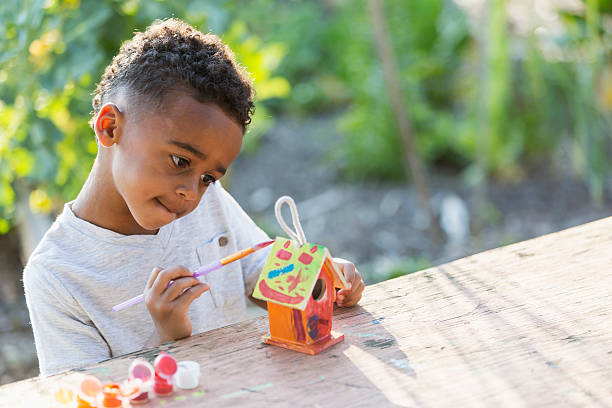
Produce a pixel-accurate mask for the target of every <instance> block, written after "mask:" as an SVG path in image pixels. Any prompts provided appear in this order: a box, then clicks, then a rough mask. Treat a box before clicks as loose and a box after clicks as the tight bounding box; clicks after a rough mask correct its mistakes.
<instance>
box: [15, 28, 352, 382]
mask: <svg viewBox="0 0 612 408" xmlns="http://www.w3.org/2000/svg"><path fill="white" fill-rule="evenodd" d="M93 107H94V116H93V119H92V121H91V125H92V127H93V129H94V131H95V134H96V138H97V141H98V146H99V150H98V155H97V157H96V160H95V163H94V165H93V168H92V170H91V173H90V174H89V177H88V179H87V181H86V182H85V184H84V185H83V188H82V190H81V192H80V193H79V195H78V196H77V198H76V199H75V200H74V201H72V202H70V203H68V204H66V205H65V207H64V211H63V212H62V214H61V215H60V216H59V217H58V218H57V220H56V221H55V223H54V224H53V226H52V227H51V229H50V230H49V231H48V232H47V234H46V235H45V237H44V238H43V240H42V241H41V243H40V244H39V245H38V247H37V248H36V250H35V251H34V253H33V254H32V256H31V257H30V260H29V262H28V264H27V266H26V268H25V270H24V286H25V293H26V300H27V304H28V309H29V311H30V319H31V322H32V328H33V330H34V338H35V341H36V349H37V353H38V359H39V364H40V371H41V374H43V375H47V374H52V373H56V372H59V371H62V370H65V369H70V368H75V367H80V366H85V365H88V364H92V363H96V362H98V361H101V360H105V359H108V358H110V357H114V356H118V355H122V354H126V353H130V352H133V351H137V350H139V349H142V348H143V347H146V346H153V345H155V344H159V343H160V342H164V341H169V340H174V339H179V338H182V337H186V336H190V335H191V334H192V333H200V332H203V331H207V330H211V329H214V328H217V327H220V326H225V325H228V324H231V323H234V322H237V321H240V320H242V319H244V318H245V317H246V301H245V295H247V296H249V297H250V295H251V294H252V292H253V288H254V286H255V283H256V281H257V278H258V276H259V272H260V271H261V269H262V267H263V264H264V262H265V259H266V257H267V254H268V251H265V250H261V251H259V252H256V253H254V254H253V255H250V256H248V257H246V258H243V259H242V260H240V261H237V262H234V263H232V264H229V265H228V266H225V267H224V268H223V269H222V270H219V271H216V272H213V273H211V274H209V275H208V276H206V277H205V278H203V281H200V280H198V279H196V278H193V277H191V274H192V273H193V272H192V271H193V270H195V269H196V268H197V267H198V266H200V265H203V264H206V263H208V262H211V261H213V260H217V259H219V258H221V257H223V256H226V255H229V254H231V253H233V252H235V251H237V250H239V249H242V248H245V247H249V246H252V245H254V244H256V243H259V242H261V241H265V240H267V239H268V237H267V236H266V234H265V233H264V232H263V231H261V229H259V228H258V227H257V226H256V225H255V224H254V223H253V221H252V220H251V219H250V218H249V217H248V216H247V215H246V214H245V213H244V211H243V210H242V209H241V208H240V206H239V205H238V204H237V203H236V201H234V199H233V198H232V197H231V196H230V195H229V194H228V193H227V192H226V191H225V190H224V189H223V188H222V187H221V185H220V184H219V183H217V180H219V179H220V178H221V177H222V176H223V174H224V173H225V172H226V170H227V168H228V167H229V166H230V164H231V163H232V162H233V161H234V159H235V158H236V156H237V155H238V152H239V151H240V148H241V145H242V137H243V135H244V132H245V128H246V126H247V125H248V124H249V123H250V120H251V114H252V112H253V101H252V88H251V84H250V81H249V79H248V76H247V74H246V73H245V72H244V70H243V69H242V68H240V67H239V66H238V65H237V64H236V62H235V60H234V57H233V55H232V53H231V51H230V50H229V48H228V47H227V46H225V45H224V44H223V43H222V42H221V40H220V39H219V38H218V37H216V36H214V35H210V34H207V35H204V34H202V33H200V32H198V31H197V30H195V29H194V28H193V27H191V26H189V25H187V24H185V23H183V22H181V21H179V20H174V19H171V20H166V21H162V22H157V23H155V24H153V25H152V26H151V27H149V28H148V29H147V30H146V31H145V32H144V33H139V34H136V35H135V36H134V38H133V39H132V40H131V41H129V42H127V43H125V44H124V45H123V46H122V47H121V50H120V52H119V54H118V55H117V56H116V57H115V58H114V59H113V61H112V63H111V64H110V65H109V66H108V67H107V68H106V71H105V72H104V75H103V76H102V80H101V82H100V83H99V85H98V88H97V90H96V94H95V97H94V100H93ZM205 193H206V194H205ZM335 262H336V263H337V264H338V266H339V267H340V269H341V270H342V271H343V273H344V274H345V275H346V277H347V279H348V280H349V281H350V282H351V283H352V288H351V289H350V290H342V291H340V292H338V300H337V303H338V305H339V306H352V305H354V304H356V303H357V302H358V301H359V299H360V298H361V292H362V291H363V282H362V280H361V277H360V275H359V273H358V272H357V271H356V269H355V267H354V265H353V264H352V263H350V262H347V261H344V260H341V259H335ZM179 265H182V266H179ZM171 280H174V284H173V285H172V286H170V287H168V283H169V282H170V281H171ZM143 291H144V294H145V302H144V304H139V305H136V306H132V307H130V308H128V309H125V310H122V311H119V312H113V311H111V308H112V306H114V305H116V304H118V303H121V302H122V301H124V300H126V299H129V298H132V297H134V296H136V295H138V294H141V293H143Z"/></svg>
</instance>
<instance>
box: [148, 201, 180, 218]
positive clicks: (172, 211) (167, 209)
mask: <svg viewBox="0 0 612 408" xmlns="http://www.w3.org/2000/svg"><path fill="white" fill-rule="evenodd" d="M155 201H156V202H157V203H158V204H159V205H160V206H161V207H162V208H164V209H165V210H166V211H167V212H169V213H170V214H172V215H174V216H176V217H178V216H179V215H180V214H181V213H182V212H183V210H182V209H178V210H174V209H172V208H168V206H167V205H166V204H164V203H163V202H162V201H161V200H160V199H159V198H155Z"/></svg>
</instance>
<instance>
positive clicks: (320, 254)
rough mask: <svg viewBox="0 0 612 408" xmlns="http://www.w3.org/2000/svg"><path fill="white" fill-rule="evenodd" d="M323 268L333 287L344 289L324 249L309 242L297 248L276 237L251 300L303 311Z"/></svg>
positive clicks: (343, 283)
mask: <svg viewBox="0 0 612 408" xmlns="http://www.w3.org/2000/svg"><path fill="white" fill-rule="evenodd" d="M324 268H328V269H329V270H330V272H331V273H332V277H333V280H334V287H338V288H347V287H348V283H347V282H346V279H345V278H344V275H343V274H342V272H340V271H339V270H338V268H337V267H336V265H335V264H334V263H333V262H332V258H331V255H330V253H329V251H328V250H327V248H325V247H324V246H321V245H316V244H310V243H306V244H304V245H302V246H301V247H299V246H298V245H297V244H296V243H294V242H293V241H291V240H290V239H287V238H282V237H277V238H276V240H275V242H274V245H273V246H272V249H271V250H270V255H268V259H267V260H266V264H265V266H264V268H263V270H262V271H261V274H260V275H259V280H258V281H257V284H256V285H255V291H254V292H253V297H255V298H257V299H261V300H265V301H268V302H274V303H278V304H280V305H283V306H288V307H291V308H294V309H299V310H304V309H306V305H307V304H308V301H309V299H310V295H311V294H312V290H313V289H314V286H315V283H316V280H317V278H318V277H319V274H320V273H321V271H323V270H324Z"/></svg>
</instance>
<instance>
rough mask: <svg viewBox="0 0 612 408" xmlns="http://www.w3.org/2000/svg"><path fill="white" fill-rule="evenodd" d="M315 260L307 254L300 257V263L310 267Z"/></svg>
mask: <svg viewBox="0 0 612 408" xmlns="http://www.w3.org/2000/svg"><path fill="white" fill-rule="evenodd" d="M313 259H314V258H313V257H312V256H310V255H308V254H306V253H304V254H302V255H300V257H299V258H298V261H300V262H301V263H303V264H304V265H309V264H310V263H311V262H312V260H313Z"/></svg>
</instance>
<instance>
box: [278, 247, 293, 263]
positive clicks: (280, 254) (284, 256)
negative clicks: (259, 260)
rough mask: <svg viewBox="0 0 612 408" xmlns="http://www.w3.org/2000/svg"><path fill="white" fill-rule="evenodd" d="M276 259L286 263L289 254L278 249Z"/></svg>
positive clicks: (289, 257)
mask: <svg viewBox="0 0 612 408" xmlns="http://www.w3.org/2000/svg"><path fill="white" fill-rule="evenodd" d="M276 257H277V258H278V259H282V260H283V261H288V260H289V259H291V252H288V251H285V250H284V249H279V250H278V252H277V253H276Z"/></svg>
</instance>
